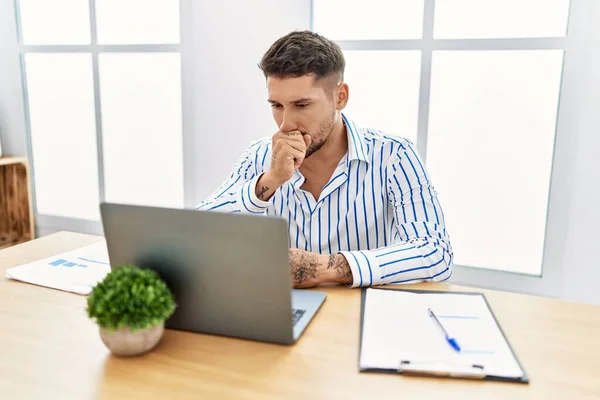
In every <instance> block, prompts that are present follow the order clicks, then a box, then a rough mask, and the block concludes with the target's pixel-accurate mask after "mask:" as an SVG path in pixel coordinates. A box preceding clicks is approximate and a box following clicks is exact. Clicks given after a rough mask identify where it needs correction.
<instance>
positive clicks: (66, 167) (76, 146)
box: [25, 53, 99, 219]
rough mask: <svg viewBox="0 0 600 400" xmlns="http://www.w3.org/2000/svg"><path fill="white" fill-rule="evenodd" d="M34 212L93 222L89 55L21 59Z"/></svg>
mask: <svg viewBox="0 0 600 400" xmlns="http://www.w3.org/2000/svg"><path fill="white" fill-rule="evenodd" d="M25 68H26V77H27V92H28V97H29V115H30V124H31V139H32V150H33V166H34V173H35V176H34V178H35V191H36V203H37V211H38V213H39V214H50V215H59V216H66V217H73V218H83V219H98V218H99V213H98V200H99V199H98V165H97V152H96V122H95V112H94V85H93V78H92V58H91V55H90V54H40V53H28V54H26V55H25Z"/></svg>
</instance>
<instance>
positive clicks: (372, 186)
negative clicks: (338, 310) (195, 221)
mask: <svg viewBox="0 0 600 400" xmlns="http://www.w3.org/2000/svg"><path fill="white" fill-rule="evenodd" d="M343 119H344V123H345V124H346V127H347V128H346V131H347V134H348V152H347V153H346V155H345V156H344V158H342V160H341V161H340V163H339V164H338V166H337V168H336V170H335V172H334V173H333V175H332V176H331V179H330V180H329V182H328V183H327V184H326V185H325V186H324V187H323V190H322V192H321V195H320V198H319V199H315V198H314V197H313V196H312V194H311V193H309V192H307V191H304V190H302V189H301V188H300V187H301V186H302V184H303V183H304V176H302V174H301V173H300V172H299V171H298V170H296V171H295V172H294V175H293V176H292V178H291V179H290V180H289V181H287V182H286V183H285V184H284V185H283V186H281V187H280V188H279V189H278V190H277V191H276V192H275V193H274V194H273V196H272V197H271V199H269V201H262V200H260V199H258V198H257V197H256V193H255V188H256V183H257V181H258V179H259V178H260V176H261V174H262V173H263V172H266V171H268V170H269V168H270V164H271V138H265V139H262V140H259V141H257V142H254V143H252V144H251V146H250V147H249V148H248V150H246V152H245V153H244V154H243V155H242V157H241V158H240V160H239V161H238V163H237V164H236V166H235V167H234V170H233V172H232V173H231V175H230V176H229V178H228V179H227V180H226V181H225V182H224V183H223V185H221V187H220V188H219V189H218V190H217V191H216V192H215V193H213V194H212V195H211V196H210V197H209V198H208V199H206V200H205V201H203V202H202V203H201V204H200V205H199V206H198V207H197V209H198V210H214V211H220V212H229V213H237V212H242V213H251V214H266V215H270V216H277V217H281V218H285V219H286V220H287V222H288V227H289V245H290V247H294V248H299V249H303V250H307V251H311V252H316V253H326V254H332V253H337V252H341V253H342V254H343V255H344V256H345V257H346V259H347V260H348V263H349V264H350V268H351V270H352V276H353V278H354V281H353V285H352V286H370V285H380V284H390V283H415V282H418V281H422V280H433V281H443V280H446V279H448V278H450V276H451V275H452V257H453V252H452V246H451V244H450V238H449V236H448V233H447V231H446V226H445V222H444V213H443V212H442V208H441V206H440V204H439V202H438V198H437V193H436V191H435V189H434V187H433V185H432V183H431V181H430V179H429V176H428V174H427V171H426V169H425V166H424V165H423V162H422V160H421V158H420V156H419V155H418V154H417V152H416V150H415V147H414V145H413V144H412V143H411V142H410V141H409V140H407V139H403V138H400V137H396V136H387V135H385V134H384V133H382V132H380V131H374V130H370V129H366V128H361V127H358V126H357V125H355V124H354V122H352V121H351V120H350V119H348V118H347V117H346V116H345V115H343Z"/></svg>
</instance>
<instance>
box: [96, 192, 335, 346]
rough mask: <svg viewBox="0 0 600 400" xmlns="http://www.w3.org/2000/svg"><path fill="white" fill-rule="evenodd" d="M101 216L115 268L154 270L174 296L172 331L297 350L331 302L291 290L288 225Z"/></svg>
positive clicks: (171, 214)
mask: <svg viewBox="0 0 600 400" xmlns="http://www.w3.org/2000/svg"><path fill="white" fill-rule="evenodd" d="M100 212H101V216H102V225H103V228H104V235H105V237H106V243H107V247H108V254H109V258H110V263H111V266H112V268H115V267H117V266H121V265H125V264H134V265H137V266H138V267H140V268H150V269H153V270H155V271H156V272H158V274H159V275H160V276H161V277H162V278H163V279H164V280H165V282H166V283H167V285H168V286H169V288H170V289H171V291H172V292H173V295H174V297H175V302H176V303H177V308H176V310H175V313H174V314H173V315H172V316H171V317H170V318H169V319H168V320H167V321H166V322H165V327H166V328H170V329H179V330H185V331H192V332H201V333H209V334H216V335H223V336H231V337H239V338H245V339H251V340H258V341H264V342H272V343H282V344H291V343H294V342H295V341H297V340H298V338H299V337H300V335H301V334H302V332H304V330H305V329H306V327H307V326H308V324H309V322H310V321H311V320H312V319H313V317H314V316H315V314H316V313H317V311H318V310H319V308H320V307H321V305H322V304H323V302H324V301H325V297H326V294H325V293H322V292H318V291H313V290H293V289H292V275H291V272H290V267H289V261H288V227H287V221H286V220H284V219H282V218H275V217H268V216H257V215H245V214H225V213H220V212H214V211H213V212H211V211H195V210H185V209H172V208H160V207H148V206H135V205H125V204H114V203H102V204H101V205H100Z"/></svg>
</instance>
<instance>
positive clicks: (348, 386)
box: [0, 232, 600, 400]
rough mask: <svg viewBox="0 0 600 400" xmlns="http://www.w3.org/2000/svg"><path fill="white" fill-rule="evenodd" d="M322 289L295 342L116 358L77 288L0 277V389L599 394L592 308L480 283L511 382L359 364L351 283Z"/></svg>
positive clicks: (44, 243)
mask: <svg viewBox="0 0 600 400" xmlns="http://www.w3.org/2000/svg"><path fill="white" fill-rule="evenodd" d="M98 240H100V238H98V237H94V236H88V235H81V234H74V233H66V232H62V233H58V234H55V235H52V236H47V237H44V238H41V239H37V240H34V241H31V242H28V243H25V244H21V245H18V246H14V247H11V248H9V249H6V250H3V251H1V252H0V272H2V273H3V271H4V270H5V269H6V268H9V267H13V266H16V265H19V264H22V263H25V262H29V261H34V260H36V259H40V258H44V257H48V256H51V255H53V254H57V253H60V252H64V251H68V250H71V249H74V248H77V247H81V246H84V245H87V244H91V243H93V242H96V241H98ZM411 287H415V288H419V289H438V290H439V289H444V290H451V291H456V290H469V289H466V288H462V287H458V286H452V285H440V284H420V285H412V286H411ZM322 290H325V291H326V292H327V293H328V294H329V296H328V298H327V300H326V302H325V304H324V305H323V308H322V309H321V311H320V312H319V313H318V314H317V316H316V317H315V319H314V320H313V321H312V323H311V325H310V326H309V327H308V329H307V331H306V332H305V333H304V335H303V337H302V338H301V339H300V341H299V342H298V343H297V344H296V345H294V346H289V347H288V346H281V345H273V344H266V343H258V342H252V341H246V340H238V339H232V338H225V337H218V336H210V335H200V334H194V333H188V332H180V331H167V332H166V334H165V337H164V338H163V340H162V342H161V344H160V345H159V346H158V347H157V348H156V349H155V350H154V351H152V352H151V353H149V354H147V355H145V356H142V357H140V358H132V359H122V358H116V357H113V356H111V355H110V354H109V352H108V350H107V349H106V348H105V347H104V345H103V344H102V342H101V341H100V337H99V336H98V330H97V327H96V325H95V324H94V323H93V322H92V321H90V320H89V319H88V318H87V316H86V314H85V297H83V296H79V295H75V294H70V293H65V292H60V291H56V290H52V289H47V288H42V287H37V286H34V285H29V284H24V283H20V282H15V281H8V280H6V279H3V280H0V398H3V399H13V398H14V399H30V398H49V397H51V398H60V399H68V398H73V399H88V398H101V399H133V398H144V399H175V398H203V399H206V398H219V399H223V398H252V399H266V398H273V399H282V398H297V399H323V398H326V399H336V398H340V399H341V398H343V399H350V398H356V399H363V400H366V399H375V398H381V399H387V398H390V399H391V398H408V397H411V398H421V399H433V398H442V397H443V398H473V399H478V400H481V399H511V400H514V399H519V398H523V399H525V398H526V399H592V398H594V399H598V398H600V307H594V306H588V305H579V304H571V303H566V302H563V301H558V300H550V299H544V298H538V297H533V296H524V295H516V294H509V293H501V292H494V291H485V293H486V295H487V297H488V300H489V301H490V304H491V306H492V307H493V309H494V311H495V313H496V316H497V318H498V320H499V321H500V323H501V325H502V327H503V329H504V330H505V333H506V335H507V337H508V339H509V340H510V342H511V343H512V345H513V347H514V349H515V351H516V353H517V355H518V356H519V358H520V360H521V362H522V363H523V366H524V368H525V369H526V371H527V372H528V374H529V376H530V378H531V383H530V384H529V385H522V384H514V383H498V382H476V381H460V380H450V379H433V378H417V377H403V376H399V375H388V374H374V373H359V372H358V370H357V357H358V335H359V322H358V321H359V305H360V291H359V290H357V289H348V288H346V287H329V288H325V289H322Z"/></svg>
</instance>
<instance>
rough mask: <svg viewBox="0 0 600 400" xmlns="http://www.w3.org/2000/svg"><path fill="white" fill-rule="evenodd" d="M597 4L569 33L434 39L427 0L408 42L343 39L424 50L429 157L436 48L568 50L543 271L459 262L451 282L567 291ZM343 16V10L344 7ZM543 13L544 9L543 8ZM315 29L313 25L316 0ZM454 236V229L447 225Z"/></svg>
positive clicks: (423, 118)
mask: <svg viewBox="0 0 600 400" xmlns="http://www.w3.org/2000/svg"><path fill="white" fill-rule="evenodd" d="M591 3H595V2H580V1H576V0H571V5H570V11H569V20H568V29H567V34H566V36H565V37H549V38H510V39H434V37H433V28H434V26H433V25H434V8H435V0H425V1H424V7H425V8H424V15H423V37H422V38H421V39H406V40H338V41H336V42H337V43H338V44H339V45H340V47H341V48H342V50H420V51H421V82H420V93H419V115H418V131H417V148H418V151H419V153H420V155H421V156H422V157H423V159H424V160H426V156H427V131H428V129H427V128H428V121H429V97H430V89H431V88H430V83H431V65H432V54H433V51H437V50H450V51H452V50H458V51H460V50H462V51H477V50H546V49H559V50H563V52H564V59H563V73H562V77H561V79H562V80H561V87H560V99H559V105H558V113H557V117H558V120H557V126H556V132H555V146H554V154H553V158H552V167H551V168H552V171H551V177H550V185H549V194H548V196H549V197H548V211H547V216H546V228H545V239H544V250H543V258H542V273H541V275H540V276H535V275H529V274H521V273H515V272H508V271H498V270H490V269H483V268H475V267H469V266H464V265H455V267H454V273H453V276H452V278H451V282H452V283H456V284H461V285H466V286H476V287H482V288H490V289H498V290H506V291H514V292H521V293H531V294H538V295H544V296H550V297H559V296H560V292H561V289H562V275H563V272H564V271H563V267H562V258H563V253H564V251H565V242H566V238H567V232H566V231H567V217H568V215H567V214H568V208H569V201H570V200H569V192H570V187H571V176H572V173H573V166H572V164H573V163H572V162H570V161H571V160H573V158H574V156H575V150H576V146H575V141H573V140H571V139H570V138H569V136H568V133H569V129H570V127H572V126H574V125H575V124H576V121H577V114H576V110H577V102H578V95H579V93H578V92H579V91H580V90H582V88H579V87H577V86H576V85H575V84H574V82H575V81H576V75H577V72H578V71H577V67H578V65H580V64H581V63H583V62H585V61H584V60H583V58H584V54H585V52H586V48H585V40H583V38H584V37H585V33H586V32H585V23H584V21H585V15H586V13H587V12H590V7H597V6H598V5H593V4H591ZM340 11H341V13H340V17H341V18H343V10H340ZM540 12H542V10H540ZM311 15H312V18H311V28H314V25H313V24H314V1H313V7H312V13H311ZM448 229H449V230H450V234H452V227H449V228H448Z"/></svg>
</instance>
